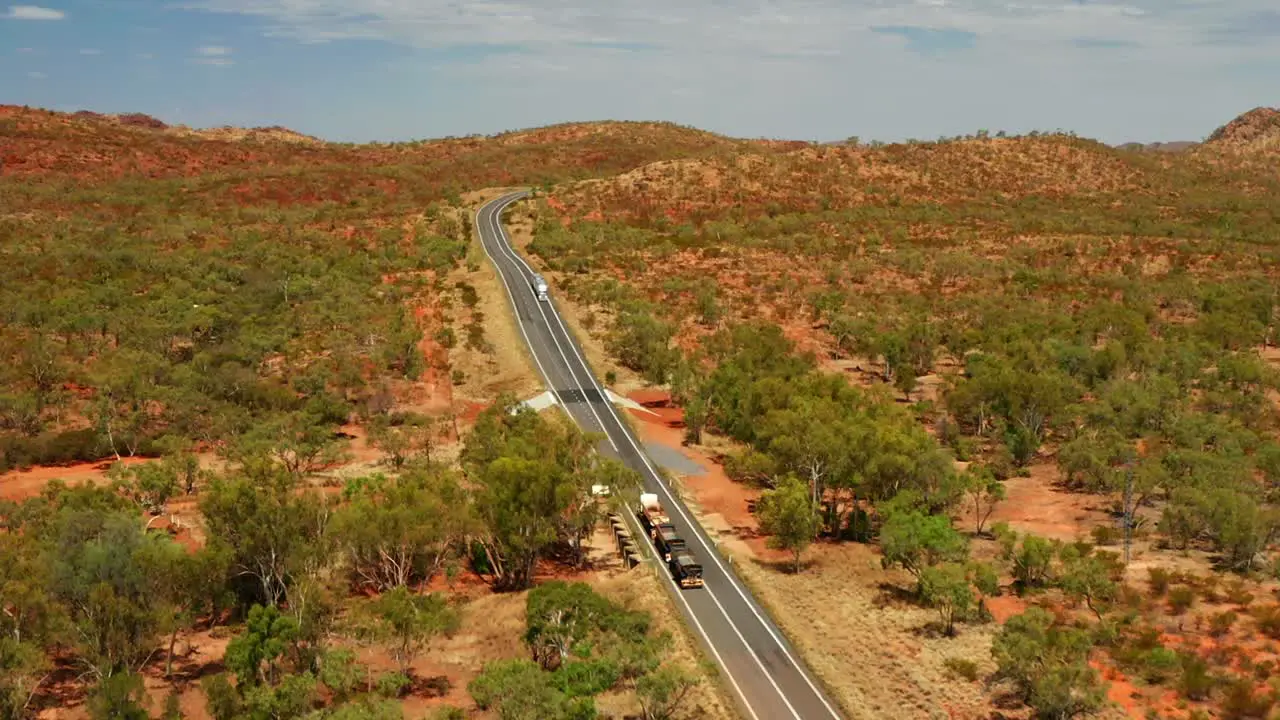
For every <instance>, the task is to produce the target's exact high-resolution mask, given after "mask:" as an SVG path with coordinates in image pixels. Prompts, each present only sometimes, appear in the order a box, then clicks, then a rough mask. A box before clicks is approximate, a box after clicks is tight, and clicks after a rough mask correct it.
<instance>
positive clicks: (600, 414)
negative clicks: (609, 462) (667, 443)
mask: <svg viewBox="0 0 1280 720" xmlns="http://www.w3.org/2000/svg"><path fill="white" fill-rule="evenodd" d="M526 195H527V193H526V192H517V193H512V194H509V195H504V196H503V197H500V198H498V199H496V200H494V201H492V202H490V203H488V204H487V205H485V206H484V207H482V208H480V210H479V211H478V212H477V213H476V229H477V231H478V232H479V233H480V239H481V242H482V243H483V245H484V250H485V253H486V254H487V255H488V256H489V259H490V260H491V261H493V263H494V265H495V266H496V267H497V269H498V272H499V274H500V275H501V276H502V281H503V283H504V284H505V285H506V288H507V294H508V296H509V297H510V300H511V305H512V309H513V311H514V313H515V316H516V319H517V320H518V322H519V326H520V330H521V332H522V333H523V334H524V338H525V341H526V342H527V343H528V346H529V350H530V352H531V354H532V355H533V359H534V362H535V363H536V364H537V366H538V369H539V371H540V372H541V373H542V377H543V380H544V382H545V383H546V386H547V388H548V389H550V390H551V391H552V392H553V393H554V394H555V396H556V399H557V400H558V401H559V402H560V404H561V406H562V407H563V408H564V409H565V411H566V412H568V413H569V415H570V417H572V418H573V419H574V421H575V422H577V423H578V425H579V426H581V427H582V428H583V429H584V430H587V431H590V432H599V433H604V434H605V436H606V438H607V439H606V440H605V442H604V443H602V446H601V451H602V452H604V453H606V454H608V455H611V456H614V457H617V458H619V459H621V460H622V461H623V462H625V463H626V464H627V465H628V466H630V467H631V468H633V469H635V470H636V471H637V472H639V473H640V475H641V477H642V478H644V485H645V489H646V490H647V491H648V492H654V493H657V494H658V497H659V499H660V500H661V501H662V505H663V507H665V508H667V514H668V515H670V516H671V520H672V522H673V523H674V524H675V526H676V528H677V529H678V530H679V532H680V535H681V536H682V537H684V538H685V540H686V542H687V543H688V544H689V548H690V549H691V550H692V551H693V553H694V555H695V557H697V559H698V561H699V562H700V563H701V564H702V572H703V579H704V582H705V587H703V588H691V589H688V590H682V589H680V588H679V587H677V586H676V585H675V582H674V581H672V580H671V575H670V573H669V572H667V571H666V568H665V566H664V567H661V568H660V575H661V576H662V577H664V578H666V579H667V581H668V589H669V590H671V591H672V593H673V594H674V596H675V597H676V599H677V605H678V606H680V608H681V610H682V611H683V613H684V615H685V619H686V621H687V623H688V625H689V626H690V627H691V628H692V629H693V630H694V632H695V633H696V634H697V635H698V636H699V638H700V639H701V640H702V642H703V644H704V645H705V647H706V648H707V649H708V651H709V652H710V654H711V655H712V657H714V658H715V660H716V662H717V663H718V664H719V666H720V670H721V672H722V674H723V676H724V678H725V680H726V682H727V684H728V685H729V686H730V688H732V690H733V691H734V692H735V693H736V694H737V696H738V699H739V701H740V705H741V708H742V711H743V714H744V716H745V717H748V718H751V719H752V720H832V719H835V720H839V719H840V717H841V716H840V714H839V713H838V712H836V709H835V705H834V703H832V702H831V701H830V700H829V699H828V698H827V697H826V696H825V694H824V693H823V692H822V690H821V689H820V688H819V686H818V684H817V683H816V682H815V681H814V680H813V679H812V675H811V674H810V673H809V671H808V670H807V669H806V668H805V667H804V666H803V665H802V664H801V662H800V659H799V657H798V655H797V653H796V651H795V650H794V649H793V648H792V647H791V646H790V644H788V643H787V642H786V640H785V639H784V638H783V636H782V633H781V632H780V631H779V630H778V628H777V626H775V625H774V624H773V621H772V620H770V619H769V617H768V615H767V614H766V613H765V611H764V609H763V608H762V607H761V606H760V605H759V604H758V603H757V602H756V601H755V599H754V598H752V597H751V593H750V591H748V590H747V589H746V587H745V586H744V585H743V584H742V582H741V580H739V579H738V578H737V576H736V575H734V573H733V572H732V570H731V569H730V566H729V563H728V562H727V561H726V560H725V559H724V557H722V556H721V555H720V554H719V553H718V552H716V550H715V549H714V546H713V545H712V543H711V541H710V539H709V538H708V537H707V535H706V533H705V532H704V531H703V530H702V528H701V527H700V526H699V525H698V524H697V522H696V521H694V520H693V516H692V514H691V513H690V512H689V510H688V508H686V507H685V506H684V504H683V503H681V502H679V501H678V500H677V499H676V498H675V497H674V495H673V494H672V493H671V491H670V490H669V489H668V488H667V487H666V484H665V483H664V482H663V481H662V479H661V476H660V475H659V474H658V472H657V470H656V469H655V467H654V464H653V462H652V461H651V460H650V459H649V458H648V457H647V456H646V455H645V453H644V451H643V450H642V448H643V445H642V444H641V443H640V442H639V441H638V440H637V439H636V438H635V437H634V436H633V435H632V433H631V430H630V428H628V427H627V425H626V424H625V423H624V422H623V421H622V419H621V418H620V417H619V412H620V411H619V410H617V409H616V408H615V407H614V406H613V404H612V403H610V402H608V400H606V399H605V395H604V389H603V387H602V386H601V385H600V384H599V382H598V381H597V380H596V377H595V375H594V374H593V373H592V371H591V368H590V367H589V366H588V365H587V362H586V360H585V358H584V357H583V353H582V351H581V349H580V348H579V346H578V344H577V342H576V341H575V340H574V339H573V337H572V336H571V335H570V334H569V331H568V329H567V328H566V327H565V323H564V322H563V320H561V318H560V315H559V313H558V312H557V311H556V308H555V293H554V289H553V290H552V292H551V293H550V299H549V300H548V301H546V302H539V301H538V300H537V298H536V297H535V295H534V292H533V287H532V285H531V281H532V276H533V274H534V271H533V269H532V268H531V267H529V264H528V263H527V262H526V261H525V260H524V258H522V257H520V255H519V254H518V253H517V252H515V251H514V250H513V249H512V247H511V245H510V242H509V240H508V238H507V234H506V231H505V229H504V228H503V227H502V213H503V211H504V210H505V209H506V208H507V207H508V206H510V205H511V204H512V203H514V202H516V201H518V200H520V199H522V198H524V197H525V196H526ZM638 500H639V499H638V498H636V500H635V501H634V502H632V501H630V499H629V498H628V501H629V504H630V505H635V504H636V503H637V502H638Z"/></svg>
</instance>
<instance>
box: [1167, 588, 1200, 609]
mask: <svg viewBox="0 0 1280 720" xmlns="http://www.w3.org/2000/svg"><path fill="white" fill-rule="evenodd" d="M1195 601H1196V591H1195V590H1194V589H1192V588H1189V587H1187V586H1185V585H1179V586H1178V587H1175V588H1171V589H1170V590H1169V613H1170V614H1172V615H1181V614H1183V613H1185V612H1186V611H1187V610H1189V609H1190V608H1191V606H1192V605H1193V604H1194V603H1195Z"/></svg>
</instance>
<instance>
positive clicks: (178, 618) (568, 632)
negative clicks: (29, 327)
mask: <svg viewBox="0 0 1280 720" xmlns="http://www.w3.org/2000/svg"><path fill="white" fill-rule="evenodd" d="M512 402H513V401H512V400H511V399H510V398H502V399H500V400H499V402H498V403H496V404H495V405H494V406H493V407H492V408H490V409H488V410H486V411H484V413H482V414H481V416H480V418H479V420H478V422H477V424H476V427H475V429H474V430H473V431H472V432H471V433H470V434H469V435H468V436H467V440H466V443H465V444H464V446H463V448H462V458H463V459H462V461H461V463H460V466H459V468H458V469H453V468H450V467H447V466H442V465H439V464H435V463H430V462H427V461H426V460H425V459H414V460H412V461H411V462H409V463H407V464H405V465H404V466H403V467H401V468H400V470H399V472H397V473H395V474H384V473H377V474H374V475H368V476H359V477H353V478H350V479H348V480H347V481H346V482H345V483H343V485H342V486H341V487H340V488H334V490H336V492H332V491H326V490H325V489H324V488H321V487H317V485H316V484H315V483H314V482H311V481H309V478H308V476H307V474H306V473H301V474H299V473H297V472H295V471H294V469H293V468H292V467H291V466H290V464H289V463H287V462H285V461H283V460H281V459H279V453H282V452H285V451H284V450H283V448H284V446H285V444H286V443H287V441H285V440H277V441H276V442H275V443H273V444H268V445H264V446H263V447H261V448H260V449H259V450H258V451H256V452H253V453H250V454H247V455H244V456H242V457H240V458H237V459H234V460H231V461H230V462H229V463H228V467H227V469H226V470H225V471H224V472H218V473H211V474H209V475H207V476H206V477H205V478H203V479H202V481H201V483H199V485H198V487H197V488H196V490H195V494H196V496H197V498H198V503H199V507H200V511H201V514H202V516H203V518H204V525H205V527H204V538H203V539H202V540H191V539H188V541H187V542H179V541H177V540H175V539H173V538H172V537H171V536H170V535H169V534H168V533H166V532H155V531H149V530H148V529H147V526H148V525H149V523H147V518H148V517H149V516H151V515H153V514H154V513H155V512H157V511H158V510H162V509H163V507H164V505H165V502H166V500H167V496H168V495H177V494H179V493H181V492H182V490H181V489H180V487H179V481H178V477H177V474H176V472H174V471H173V470H172V469H160V470H157V471H156V477H151V476H150V475H149V474H148V475H144V474H142V473H139V474H138V475H136V476H134V477H127V476H126V477H119V478H117V479H116V480H115V482H113V483H111V484H109V485H105V484H104V485H92V484H86V485H80V486H76V487H70V486H67V485H66V484H63V483H60V482H55V483H52V484H50V485H49V487H48V488H47V489H46V490H45V491H44V492H43V493H42V494H41V495H40V496H39V497H35V498H31V499H28V500H25V501H23V502H20V503H19V502H12V501H6V502H4V503H3V505H0V523H2V525H3V527H4V532H3V533H0V568H2V570H0V592H2V593H3V595H2V597H3V598H4V599H5V604H4V610H5V612H4V614H3V616H2V617H0V629H2V630H3V639H0V648H3V652H2V653H0V662H2V663H3V666H2V669H3V670H4V672H3V673H0V677H3V681H2V682H0V713H3V717H6V718H21V717H27V716H29V715H33V714H34V713H35V712H36V711H38V710H40V709H41V708H43V707H48V706H52V705H57V704H60V703H67V702H75V701H76V700H77V698H80V699H82V700H83V702H84V703H85V707H86V708H87V711H88V715H89V716H90V717H93V718H120V717H147V716H148V713H150V714H151V715H152V716H154V715H155V714H157V713H163V715H164V716H165V717H179V716H185V715H186V713H188V712H190V710H189V709H187V710H184V709H183V708H182V707H181V705H182V700H181V696H182V695H183V694H184V693H185V694H186V695H187V696H188V697H190V696H191V695H192V694H193V693H195V694H197V696H202V698H199V697H197V699H202V700H203V707H202V708H201V707H200V706H198V705H197V707H196V711H195V712H196V714H197V715H199V716H203V717H212V718H214V719H215V720H235V719H237V718H257V717H273V718H300V717H309V718H324V717H378V718H396V717H401V716H402V709H401V705H400V700H401V699H403V698H409V697H415V696H416V697H420V698H446V697H448V698H457V697H458V696H459V695H460V694H461V692H462V691H463V690H465V693H466V697H468V698H469V699H470V701H471V702H470V703H466V704H463V705H462V706H461V707H455V706H453V705H452V704H451V703H449V702H447V700H441V701H439V702H437V703H433V704H432V705H431V707H433V708H435V709H434V710H432V712H434V713H435V714H434V715H433V717H461V716H463V715H462V714H461V713H462V712H463V710H462V708H463V707H468V706H471V707H478V708H480V709H492V710H493V711H494V712H496V716H497V717H501V718H533V717H537V718H549V719H552V720H554V719H555V718H565V719H568V718H574V719H575V720H577V719H585V718H592V717H597V716H598V714H599V713H598V710H597V707H596V699H595V698H596V697H597V696H598V695H601V694H608V695H609V696H610V697H609V700H608V703H609V705H610V707H612V708H626V707H630V708H631V709H632V711H633V712H641V713H644V716H645V717H647V718H675V717H689V716H694V715H696V714H698V713H703V714H706V713H707V711H706V710H705V709H703V708H702V705H701V703H702V702H704V701H702V700H701V699H700V692H702V691H700V690H699V688H698V686H699V685H700V684H703V683H705V682H706V679H705V676H704V674H703V671H702V670H701V669H700V668H698V667H697V666H696V665H694V664H691V663H689V662H687V661H685V662H682V661H679V660H673V659H672V657H673V645H674V643H675V639H674V637H673V635H672V632H673V630H672V628H671V627H670V624H669V623H664V624H663V626H662V627H663V629H661V630H660V629H658V626H657V624H656V623H655V620H654V617H653V614H652V612H653V605H652V604H650V605H649V606H648V608H645V607H640V606H638V605H637V603H636V601H635V599H634V597H633V596H630V595H628V594H626V593H621V594H619V593H616V592H615V593H613V596H612V597H610V596H609V595H604V594H601V592H600V591H598V590H597V589H595V588H594V587H593V586H592V585H591V584H589V583H587V582H583V581H581V580H560V579H554V580H548V581H544V582H540V583H538V584H537V585H536V586H535V583H534V579H535V574H541V575H543V576H544V577H546V576H547V575H549V574H550V575H554V574H556V573H559V574H561V575H562V576H572V575H573V574H574V573H575V572H578V571H579V569H580V568H582V567H583V564H584V562H585V561H586V554H585V549H584V540H589V538H590V535H591V534H592V530H593V527H594V526H595V525H596V521H597V518H598V514H599V513H600V512H601V508H600V506H599V505H597V503H596V501H595V500H594V499H593V498H592V497H591V495H590V487H591V485H592V484H599V483H608V484H609V485H610V486H611V487H613V488H617V489H618V491H619V492H624V493H625V492H627V491H628V490H631V489H633V488H634V487H637V483H636V481H635V478H634V477H632V476H630V475H629V473H628V472H627V471H626V470H624V469H623V468H622V467H621V466H619V465H617V464H616V463H614V462H612V461H609V460H603V459H600V458H599V456H598V455H596V454H595V452H594V449H593V448H594V445H595V443H594V442H592V439H591V438H589V437H585V436H582V435H580V434H579V433H578V431H577V430H571V429H567V423H566V422H565V421H563V420H562V419H560V418H558V417H553V418H551V419H546V418H542V417H540V416H538V415H537V414H535V413H534V412H533V411H531V410H521V411H519V412H516V413H514V414H513V413H512V412H510V409H511V408H512V407H513V405H512ZM148 467H152V468H155V467H160V466H148ZM157 488H163V489H160V490H158V489H157ZM166 491H167V492H166ZM157 492H158V493H159V494H158V495H157V494H156V493H157ZM143 497H147V498H149V500H148V501H147V502H143V501H142V500H141V498H143ZM606 557H607V555H606ZM615 574H617V575H623V576H627V575H628V574H627V573H626V572H625V571H623V570H618V571H616V573H615ZM467 578H475V580H478V581H484V582H485V583H486V584H487V585H490V586H492V587H493V588H494V589H495V590H498V591H502V592H504V593H508V594H512V593H514V594H516V598H517V599H518V598H519V597H520V596H523V598H524V599H523V605H524V607H523V608H522V610H523V615H524V618H525V619H524V622H525V624H526V627H525V629H524V630H523V638H524V644H525V645H526V646H527V652H526V654H525V655H524V656H523V657H518V656H517V657H511V656H507V657H503V656H497V657H491V658H489V659H488V661H487V662H486V664H484V666H483V667H479V668H473V669H472V670H471V678H470V680H469V681H468V682H467V683H466V684H465V688H455V687H454V683H455V682H456V678H451V677H450V675H449V674H448V673H441V674H434V675H425V674H423V673H422V672H420V671H421V670H422V669H423V668H424V667H428V666H427V665H424V664H423V663H421V662H419V661H420V659H421V658H423V657H424V656H433V657H436V658H439V657H440V656H439V655H433V654H432V653H431V652H430V651H431V649H432V648H433V647H436V646H438V645H439V644H440V643H441V642H443V641H444V638H447V637H450V636H454V635H456V634H458V633H462V632H467V631H468V629H469V628H472V627H479V628H483V627H484V626H485V625H486V624H488V623H489V622H490V621H491V620H492V618H486V617H485V614H484V610H483V609H480V608H481V607H483V605H484V603H485V602H486V601H487V599H488V598H489V597H492V596H488V595H485V594H479V595H477V594H476V593H475V592H474V590H473V591H472V592H467V585H468V582H467ZM530 588H532V590H530ZM659 607H660V606H659ZM192 633H203V634H206V635H211V636H222V637H228V638H229V642H228V643H226V644H225V649H224V650H223V652H222V656H221V658H210V659H208V660H205V661H204V664H199V663H193V662H192V658H190V657H188V656H187V655H185V654H184V653H183V652H181V651H178V650H177V649H176V648H177V647H178V645H179V643H178V639H179V637H184V638H185V637H186V636H189V635H190V634H192ZM514 643H515V638H512V643H511V644H514ZM369 648H376V649H381V650H382V654H380V655H377V656H376V657H378V658H381V662H380V663H375V664H370V663H369V662H367V661H362V660H361V657H362V653H363V654H367V650H368V649H369ZM684 652H685V653H687V652H688V651H687V650H686V651H684ZM528 657H532V658H533V660H532V661H530V660H529V659H527V658H528ZM436 662H439V660H438V659H437V660H436ZM218 666H221V667H223V668H225V669H224V670H221V671H217V670H209V669H207V668H210V667H218ZM148 681H149V682H148ZM196 685H198V688H199V689H198V691H196V690H193V686H196ZM148 688H150V689H152V692H150V693H148V692H147V689H148ZM192 702H193V701H192V700H188V701H187V704H188V705H191V704H192ZM451 707H455V709H450V708H451Z"/></svg>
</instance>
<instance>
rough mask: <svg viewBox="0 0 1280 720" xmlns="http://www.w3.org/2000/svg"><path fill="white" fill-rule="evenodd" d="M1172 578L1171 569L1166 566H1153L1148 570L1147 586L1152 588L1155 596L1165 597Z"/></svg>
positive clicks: (1152, 593)
mask: <svg viewBox="0 0 1280 720" xmlns="http://www.w3.org/2000/svg"><path fill="white" fill-rule="evenodd" d="M1170 580H1171V578H1170V575H1169V571H1168V570H1165V569H1164V568H1158V567H1153V568H1150V569H1148V570H1147V587H1149V588H1151V595H1152V596H1153V597H1163V596H1164V594H1165V592H1166V591H1168V589H1169V582H1170Z"/></svg>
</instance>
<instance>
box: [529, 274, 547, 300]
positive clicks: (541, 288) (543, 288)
mask: <svg viewBox="0 0 1280 720" xmlns="http://www.w3.org/2000/svg"><path fill="white" fill-rule="evenodd" d="M529 284H530V286H532V287H533V294H534V295H535V296H537V298H538V300H539V301H540V302H546V301H547V281H546V280H545V279H543V277H542V276H541V275H534V276H533V280H532V281H531V282H530V283H529Z"/></svg>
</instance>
